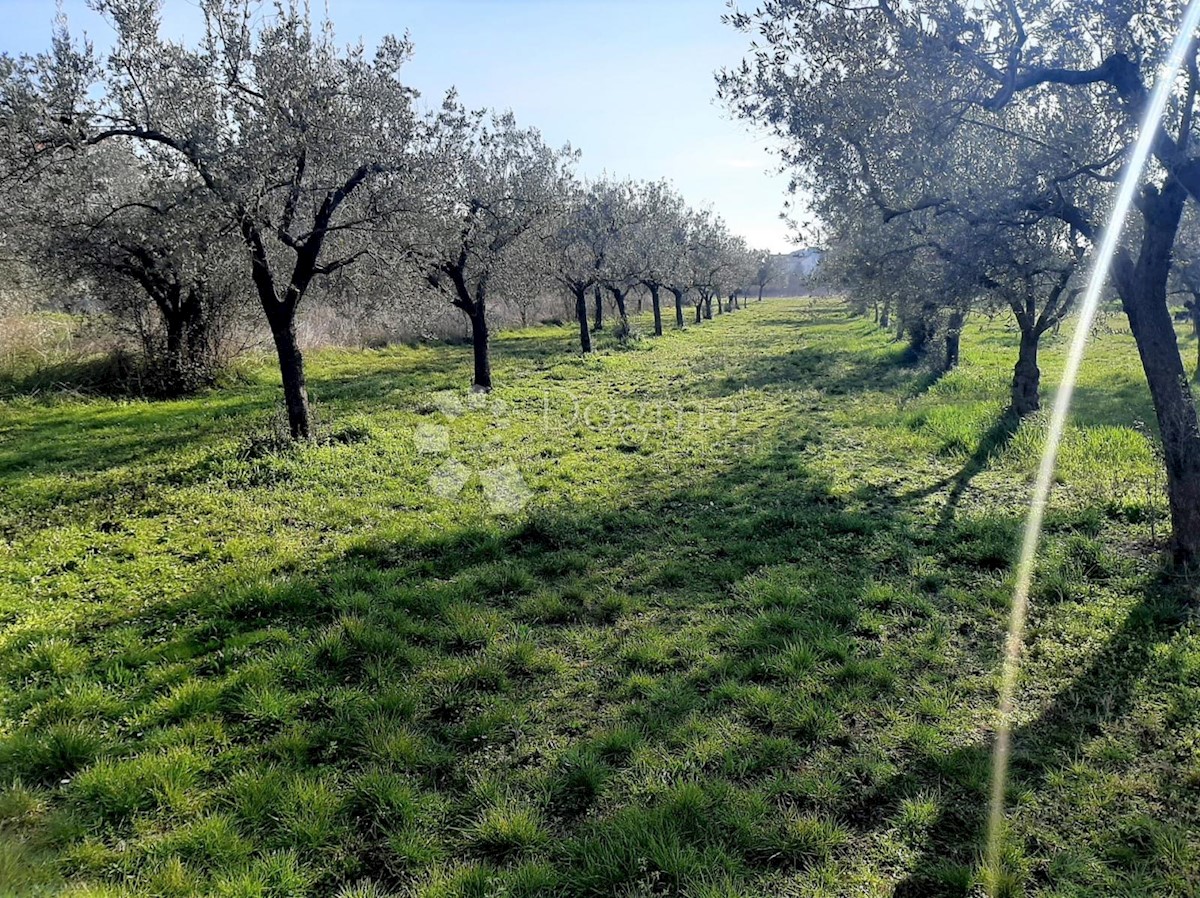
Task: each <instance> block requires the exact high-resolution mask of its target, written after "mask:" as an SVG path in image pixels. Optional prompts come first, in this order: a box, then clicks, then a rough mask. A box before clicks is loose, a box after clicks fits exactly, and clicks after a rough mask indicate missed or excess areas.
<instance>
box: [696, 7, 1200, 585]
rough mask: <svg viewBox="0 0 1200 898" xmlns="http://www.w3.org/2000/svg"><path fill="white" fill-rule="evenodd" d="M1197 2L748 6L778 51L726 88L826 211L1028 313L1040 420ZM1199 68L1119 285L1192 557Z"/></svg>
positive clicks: (1025, 364) (1175, 109) (1160, 160)
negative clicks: (858, 215) (1059, 344)
mask: <svg viewBox="0 0 1200 898" xmlns="http://www.w3.org/2000/svg"><path fill="white" fill-rule="evenodd" d="M1184 5H1185V4H1184V3H1183V2H1181V0H1170V2H1166V3H1158V2H1155V3H1150V2H1147V0H1114V2H1108V3H1103V4H1084V5H1082V6H1080V5H1078V4H1045V3H1039V2H1026V0H1011V2H1006V3H1003V4H975V3H967V2H962V0H912V2H906V3H903V4H896V3H893V2H891V0H875V2H871V3H862V4H849V5H847V4H841V3H830V2H827V0H787V2H783V0H767V2H764V3H762V4H760V5H759V6H758V8H757V9H755V10H754V11H752V12H746V13H742V12H737V11H735V12H734V13H732V14H731V17H730V18H731V21H732V23H733V24H734V25H736V26H738V27H740V28H742V29H744V30H746V31H750V32H754V34H755V37H756V44H757V47H758V48H759V49H758V50H757V52H756V53H755V55H754V56H753V57H752V58H751V59H749V60H747V61H746V62H744V63H743V65H741V66H739V67H738V68H736V69H734V70H731V71H727V72H723V73H722V74H721V75H720V76H719V84H720V89H721V91H722V93H723V94H724V96H725V97H726V98H727V99H728V101H729V102H730V103H731V104H732V105H733V106H734V108H735V109H736V110H737V111H738V112H739V113H741V114H742V115H744V116H746V117H748V118H751V119H753V120H755V121H759V122H765V123H767V124H768V125H770V126H771V127H773V128H774V129H775V130H776V131H777V133H779V134H780V135H781V136H782V137H783V138H784V140H785V142H786V146H787V148H788V149H787V153H786V155H787V158H788V159H789V161H790V162H792V163H794V165H795V168H796V172H797V183H799V184H802V185H804V186H805V187H806V188H808V189H809V190H810V191H811V192H812V194H813V196H814V197H815V199H816V204H817V207H818V210H819V212H821V213H822V214H824V213H829V214H835V213H834V212H833V210H834V209H835V208H836V207H838V206H840V205H843V204H847V203H848V204H850V205H854V204H857V205H859V206H861V207H863V208H870V209H871V210H872V216H865V217H864V220H869V221H871V222H872V224H871V226H872V227H878V228H881V229H884V228H886V229H887V230H888V231H889V233H890V234H891V237H890V239H889V243H891V244H892V246H893V247H894V248H895V249H896V250H897V251H898V252H899V253H900V254H903V253H902V250H901V248H902V247H903V245H904V242H905V241H906V240H908V241H911V242H912V243H914V244H920V245H921V247H922V250H923V252H924V253H925V256H924V258H934V259H937V260H940V261H942V262H945V263H946V268H945V270H946V271H950V270H952V268H955V267H965V270H966V271H967V272H969V276H968V277H966V278H965V279H964V280H963V281H962V283H963V285H964V287H969V288H970V289H969V290H968V291H967V292H968V293H969V294H971V295H979V296H983V295H990V296H992V297H1001V298H1003V299H1004V300H1005V301H1006V303H1007V304H1009V305H1011V306H1012V308H1013V311H1014V314H1016V316H1017V321H1018V324H1019V326H1020V330H1021V353H1022V355H1023V359H1022V361H1021V362H1019V363H1018V367H1017V371H1016V372H1015V374H1014V397H1013V399H1014V407H1015V408H1016V409H1017V410H1018V411H1020V410H1023V404H1024V408H1028V407H1029V406H1030V405H1032V404H1034V403H1032V402H1030V401H1029V400H1030V398H1031V397H1035V396H1036V355H1035V354H1034V353H1035V352H1036V342H1037V337H1038V336H1040V334H1041V333H1042V332H1044V330H1046V329H1048V328H1050V327H1053V326H1054V323H1055V321H1056V320H1057V319H1060V318H1061V317H1062V314H1063V313H1064V311H1065V308H1066V307H1067V306H1069V304H1070V301H1071V298H1072V296H1073V289H1072V286H1071V278H1072V274H1071V272H1072V271H1073V270H1074V269H1075V268H1076V266H1077V263H1078V260H1079V258H1080V256H1081V255H1082V254H1083V253H1084V252H1085V251H1086V250H1087V249H1088V248H1089V247H1090V246H1091V245H1093V244H1094V242H1095V241H1096V239H1097V236H1098V234H1099V232H1100V231H1101V230H1102V228H1103V226H1104V222H1105V217H1106V215H1107V213H1108V209H1109V208H1110V206H1111V203H1112V199H1113V195H1114V190H1115V183H1116V181H1117V178H1118V177H1119V175H1120V174H1121V172H1122V169H1123V167H1124V165H1125V163H1126V161H1127V159H1128V151H1129V149H1130V147H1131V146H1132V142H1133V140H1134V138H1135V136H1136V132H1137V128H1138V124H1139V120H1140V117H1141V114H1142V110H1143V109H1144V107H1145V105H1146V102H1147V97H1148V94H1149V88H1150V85H1151V82H1152V80H1153V78H1154V77H1155V75H1156V73H1157V71H1158V67H1159V65H1160V63H1161V61H1162V60H1163V59H1164V56H1165V54H1166V52H1167V49H1168V48H1169V47H1170V45H1171V43H1172V41H1173V39H1174V33H1173V29H1174V28H1176V27H1177V23H1178V22H1179V21H1180V20H1181V18H1182V11H1183V7H1184ZM1197 71H1198V67H1197V60H1196V47H1195V45H1193V47H1192V50H1191V53H1190V54H1189V60H1188V62H1187V64H1186V65H1185V66H1184V68H1183V70H1182V71H1180V72H1178V73H1177V78H1176V83H1175V84H1174V90H1173V92H1172V94H1171V98H1170V102H1169V104H1168V109H1167V112H1166V115H1165V116H1164V118H1163V120H1162V121H1161V122H1160V123H1159V124H1158V125H1157V126H1156V130H1155V136H1156V140H1155V143H1154V147H1153V152H1154V165H1153V166H1152V169H1151V171H1150V173H1149V175H1148V177H1147V180H1146V182H1145V184H1144V185H1143V187H1142V190H1141V194H1140V196H1139V199H1138V203H1137V209H1138V221H1137V222H1136V223H1135V226H1134V227H1131V228H1130V229H1129V231H1128V235H1127V238H1126V241H1125V245H1124V246H1123V247H1122V248H1121V250H1120V251H1119V253H1118V258H1117V261H1116V265H1115V269H1114V274H1113V278H1112V286H1113V288H1114V290H1115V292H1116V293H1117V295H1118V296H1119V297H1120V300H1121V303H1122V305H1123V307H1124V310H1125V312H1126V314H1127V316H1128V319H1129V324H1130V329H1131V331H1132V333H1133V337H1134V340H1135V341H1136V343H1137V346H1138V350H1139V355H1140V357H1141V360H1142V364H1143V367H1144V369H1145V373H1146V379H1147V382H1148V383H1149V387H1150V394H1151V397H1152V400H1153V403H1154V408H1155V412H1156V416H1157V419H1158V424H1159V432H1160V434H1161V438H1162V449H1163V455H1164V461H1165V468H1166V474H1167V486H1168V498H1169V502H1170V508H1171V517H1172V524H1173V540H1174V552H1175V556H1176V558H1177V559H1178V560H1179V561H1180V562H1184V563H1194V562H1198V561H1200V421H1198V420H1197V413H1196V408H1195V404H1194V402H1193V400H1192V395H1191V389H1190V385H1189V380H1188V377H1187V373H1186V371H1185V369H1184V365H1183V361H1182V358H1181V356H1180V353H1179V349H1178V345H1177V342H1176V337H1175V331H1174V326H1173V322H1172V318H1171V314H1170V310H1169V307H1168V296H1169V288H1170V279H1171V270H1172V267H1173V260H1174V258H1175V252H1174V250H1175V249H1176V247H1177V246H1178V245H1179V243H1180V234H1181V228H1180V226H1181V223H1182V222H1183V221H1184V209H1185V201H1186V199H1187V197H1188V196H1191V197H1192V198H1193V199H1200V155H1198V154H1197V151H1196V149H1195V147H1196V145H1197V144H1196V137H1197V133H1196V132H1197V130H1200V126H1198V124H1197V115H1196V112H1197V103H1196V100H1197V94H1198V93H1200V80H1198V78H1197V74H1196V73H1197ZM847 224H848V225H849V222H847ZM897 224H900V225H901V226H900V227H890V226H895V225H897ZM840 230H841V232H842V233H843V234H845V233H848V231H849V227H846V228H841V229H840ZM974 257H977V259H976V258H974ZM964 259H966V260H967V261H968V263H969V264H967V265H966V266H961V263H962V261H963V260H964Z"/></svg>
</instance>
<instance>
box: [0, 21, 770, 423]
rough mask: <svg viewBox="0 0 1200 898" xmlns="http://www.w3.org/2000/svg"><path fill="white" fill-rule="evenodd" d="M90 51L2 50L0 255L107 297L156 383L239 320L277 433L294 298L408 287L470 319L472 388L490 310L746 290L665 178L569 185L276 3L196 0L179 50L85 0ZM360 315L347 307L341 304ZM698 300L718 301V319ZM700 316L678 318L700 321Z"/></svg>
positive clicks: (375, 57)
mask: <svg viewBox="0 0 1200 898" xmlns="http://www.w3.org/2000/svg"><path fill="white" fill-rule="evenodd" d="M94 5H95V6H96V8H97V9H98V10H99V11H100V12H101V13H102V14H104V15H105V16H106V18H107V19H108V21H109V22H110V23H111V25H112V28H113V31H114V41H113V44H112V47H111V49H110V50H109V51H108V52H106V53H99V52H97V51H96V50H95V49H94V48H93V47H92V46H91V45H90V44H87V43H86V42H78V41H75V40H73V39H72V38H71V36H70V34H69V33H67V31H66V28H65V25H63V26H60V27H59V29H58V30H57V32H56V33H55V35H54V40H53V44H52V48H51V50H50V51H49V52H47V53H44V54H40V55H37V56H32V57H21V58H12V57H7V56H5V57H0V183H2V184H3V185H4V186H5V187H6V188H7V189H6V190H5V198H6V201H7V202H8V205H9V209H10V215H9V217H8V220H7V221H6V222H5V223H4V226H3V228H2V231H3V233H4V236H5V238H6V243H7V244H9V245H10V246H12V247H16V248H19V249H20V251H21V252H22V254H23V255H24V257H25V258H26V259H27V260H29V261H30V262H31V263H33V264H34V266H35V267H37V269H38V270H40V271H43V272H52V273H53V274H54V275H55V276H57V277H59V278H61V279H63V280H64V281H78V280H80V279H83V280H87V281H89V282H90V283H91V284H93V285H94V287H95V288H96V292H98V293H99V294H100V295H102V296H105V297H107V298H108V300H109V302H110V304H112V305H117V306H120V305H127V306H128V307H130V308H132V309H144V308H146V307H147V303H149V306H150V307H151V308H153V309H154V310H155V313H156V315H157V317H158V319H159V321H160V322H161V328H157V329H149V328H148V329H147V333H151V331H153V335H154V339H155V340H156V341H157V342H156V344H155V345H156V349H157V350H158V351H159V352H160V354H161V356H162V358H163V369H164V371H165V373H166V374H165V387H166V389H167V390H168V391H170V392H179V391H182V390H186V389H189V388H192V387H194V386H198V385H200V384H202V383H204V382H205V381H206V379H207V378H208V376H209V372H211V370H212V366H211V359H212V356H213V354H214V345H215V342H216V341H215V337H216V332H217V330H218V329H219V326H220V324H221V322H222V321H224V320H225V319H226V318H228V317H229V316H230V315H231V314H233V313H234V312H240V311H242V310H243V309H244V308H246V307H254V306H257V308H258V309H259V310H260V320H262V321H263V322H265V324H266V326H267V328H268V329H269V331H270V334H271V339H272V341H273V343H274V347H275V351H276V354H277V357H278V362H279V369H280V374H281V378H282V382H283V393H284V399H285V403H286V406H287V415H288V421H289V426H290V430H291V433H292V435H293V436H294V437H295V438H307V437H309V436H310V435H311V430H312V425H311V420H310V413H309V402H308V390H307V384H306V378H305V369H304V359H303V354H302V352H301V347H300V344H299V340H298V338H297V329H296V321H297V311H298V309H299V308H300V306H301V305H302V303H304V301H305V298H306V296H308V295H309V294H310V291H312V290H313V289H317V290H322V289H325V290H336V291H338V292H339V294H341V295H344V294H346V293H347V292H350V293H352V294H357V295H360V296H363V297H370V296H374V295H377V294H378V293H380V292H383V291H385V290H387V289H388V287H389V286H392V285H395V284H397V283H402V284H406V285H414V284H420V285H423V286H424V290H425V292H426V294H431V295H433V296H435V297H436V296H441V297H443V298H444V301H448V302H449V303H450V304H452V305H453V306H454V307H455V308H457V309H459V310H460V311H461V312H462V313H463V314H464V315H465V316H466V317H467V319H468V320H469V322H470V327H471V332H472V337H473V345H474V378H473V384H474V386H475V388H477V389H481V390H487V389H490V388H491V385H492V377H491V363H490V358H489V339H488V338H489V333H488V307H489V302H491V301H493V299H494V298H495V297H497V296H500V297H504V296H506V295H507V296H512V295H514V294H521V293H533V292H536V291H538V290H541V289H543V288H544V287H545V286H546V285H547V284H549V283H556V284H558V285H560V286H561V287H562V288H565V289H566V290H567V291H568V292H570V293H571V294H572V295H573V296H574V297H576V300H577V304H578V306H579V309H580V320H581V322H582V324H583V327H582V329H581V334H582V340H583V344H584V346H583V348H584V350H585V351H588V350H589V349H590V337H589V335H588V333H587V329H586V293H587V291H589V290H597V289H603V290H605V291H608V292H610V293H611V295H612V296H613V297H614V299H615V300H616V302H617V305H618V308H619V309H620V310H621V318H622V323H623V327H625V328H626V329H627V326H628V325H627V322H628V316H627V312H626V305H625V302H626V297H627V296H628V294H629V292H630V291H631V290H633V289H635V288H638V289H646V290H649V292H650V294H651V297H652V301H653V306H654V309H655V314H656V331H657V332H659V333H661V315H660V312H659V299H660V295H661V293H662V291H663V290H666V291H668V292H670V293H671V294H672V295H674V296H675V300H676V320H677V323H678V324H681V323H682V303H683V300H684V298H685V297H686V296H688V295H689V294H691V295H694V296H696V297H698V299H697V308H698V309H699V307H700V305H701V304H703V305H704V306H705V307H706V308H707V309H709V314H710V315H711V299H712V297H713V296H718V297H719V296H721V295H726V294H733V293H735V292H736V291H738V290H740V289H742V285H743V284H746V283H750V282H753V280H754V277H755V275H754V272H753V271H749V273H748V272H747V268H748V266H749V265H751V262H750V261H748V260H749V253H748V252H747V251H746V249H745V247H744V245H742V244H741V243H740V241H739V240H737V239H736V238H734V237H732V236H731V235H730V234H729V233H728V231H727V230H726V229H725V227H724V225H723V224H722V223H721V222H720V220H719V219H717V218H715V217H714V216H713V215H711V214H709V213H706V212H700V213H698V212H695V211H693V210H691V209H689V208H688V207H687V205H686V204H685V203H684V202H683V201H682V199H681V198H680V197H679V196H678V195H677V194H676V193H675V192H674V191H673V190H672V189H671V188H670V187H668V186H667V185H665V184H662V183H654V184H634V183H631V182H609V181H601V182H597V183H594V184H588V185H582V184H580V183H579V182H578V181H577V180H576V178H575V177H574V175H573V171H572V169H573V164H574V162H575V159H576V154H575V152H574V151H573V150H572V149H571V148H570V147H564V148H561V149H556V148H553V147H550V146H548V145H547V144H546V143H545V141H544V140H543V139H542V137H541V135H540V134H539V133H538V132H537V131H536V130H534V129H529V128H522V127H519V126H518V124H517V123H516V121H515V119H514V118H513V116H512V115H511V114H507V113H506V114H488V113H484V112H476V111H471V110H468V109H466V108H464V107H463V106H462V104H461V103H460V102H459V101H458V99H457V97H456V95H455V94H454V93H453V91H452V92H451V93H450V94H448V95H447V97H446V98H445V101H444V103H443V104H442V106H441V108H440V109H438V110H437V111H435V112H434V113H433V114H421V113H420V112H419V111H418V109H417V107H416V105H415V99H416V93H415V92H414V91H413V90H412V89H411V88H409V87H407V86H405V85H404V83H403V82H402V81H401V80H400V71H401V68H402V66H403V65H404V64H405V62H406V61H407V60H408V58H409V56H410V53H411V47H410V45H409V43H408V42H407V40H403V39H398V38H391V37H389V38H386V39H384V40H383V41H382V42H381V44H380V45H379V47H378V49H376V50H375V52H374V53H370V54H369V53H367V52H366V50H365V49H364V48H363V47H362V46H351V47H348V48H347V47H342V46H340V45H338V44H337V43H336V41H335V38H334V35H333V30H332V27H330V26H329V24H328V23H318V24H317V25H314V23H313V22H312V20H311V19H310V17H309V14H308V12H307V7H306V6H304V5H301V4H300V3H298V2H290V3H282V4H277V5H274V6H272V7H269V8H263V7H262V5H261V4H260V3H258V2H257V0H202V2H201V4H200V5H201V9H202V11H203V14H204V32H203V35H202V37H201V39H200V40H199V41H198V42H197V43H196V44H195V45H194V46H185V45H183V44H180V43H176V42H173V41H169V40H167V39H165V38H164V37H163V35H162V33H161V29H160V25H161V23H160V19H159V4H158V3H156V2H155V0H96V2H95V4H94ZM363 301H364V302H366V301H369V300H368V299H365V298H364V299H363ZM720 308H721V306H720V302H718V309H720ZM698 314H699V312H698Z"/></svg>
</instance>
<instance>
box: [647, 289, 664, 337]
mask: <svg viewBox="0 0 1200 898" xmlns="http://www.w3.org/2000/svg"><path fill="white" fill-rule="evenodd" d="M649 290H650V307H651V308H652V309H653V310H654V336H656V337H661V336H662V332H663V331H662V303H661V302H659V296H658V292H659V286H658V284H651V285H650V287H649Z"/></svg>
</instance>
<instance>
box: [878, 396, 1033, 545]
mask: <svg viewBox="0 0 1200 898" xmlns="http://www.w3.org/2000/svg"><path fill="white" fill-rule="evenodd" d="M1020 426H1021V418H1020V417H1019V416H1017V415H1015V414H1013V413H1012V412H1011V411H1009V410H1007V409H1006V410H1005V411H1003V412H1001V414H1000V416H999V417H998V418H996V420H995V421H993V422H992V424H991V426H990V427H988V429H987V431H986V432H985V433H984V434H983V436H982V437H980V438H979V444H978V445H977V446H976V447H975V451H974V452H972V453H971V454H970V456H968V458H967V460H966V462H964V463H963V466H962V467H961V468H959V470H958V471H957V472H956V473H954V474H951V475H950V476H949V477H943V478H942V479H941V480H939V481H937V482H936V483H934V484H931V485H930V486H927V487H924V488H923V489H920V490H915V491H913V492H910V493H905V494H904V495H903V497H902V498H903V499H904V500H906V501H912V500H914V499H923V498H925V497H926V496H931V495H933V494H934V493H939V492H941V491H942V490H944V489H946V488H947V487H950V492H949V495H948V496H947V497H946V504H945V505H943V506H942V510H941V513H940V515H939V523H938V529H939V531H942V532H944V531H946V530H947V529H948V528H950V527H951V526H952V525H953V523H954V517H955V514H956V513H957V511H958V507H959V505H960V504H961V503H962V498H963V496H964V495H965V494H966V492H967V489H968V488H969V487H970V486H971V481H972V480H974V479H975V478H976V477H977V476H978V475H979V474H981V473H983V472H984V471H986V470H987V468H988V466H989V465H990V464H991V463H992V461H993V460H994V459H996V458H998V457H999V456H1000V455H1002V454H1003V453H1004V450H1005V449H1007V448H1008V445H1009V444H1010V443H1011V442H1012V440H1013V437H1014V436H1016V433H1017V430H1018V429H1019V428H1020Z"/></svg>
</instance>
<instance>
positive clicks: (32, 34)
mask: <svg viewBox="0 0 1200 898" xmlns="http://www.w3.org/2000/svg"><path fill="white" fill-rule="evenodd" d="M62 5H63V9H64V11H65V12H66V14H67V17H68V20H69V21H70V23H71V27H72V31H86V32H87V33H88V35H89V36H90V37H91V38H92V39H93V40H94V41H95V43H96V44H97V45H101V46H102V45H104V44H105V43H106V42H107V36H108V34H109V32H108V29H107V27H106V26H105V25H104V23H103V22H102V21H101V20H99V19H98V18H97V17H96V16H95V15H94V14H93V13H91V12H90V11H89V10H88V9H87V7H86V4H85V3H84V0H63V3H62ZM322 5H324V6H325V7H327V8H328V11H329V16H330V18H331V19H332V20H333V22H334V26H335V29H336V31H337V34H338V37H339V38H340V39H341V40H343V41H345V42H351V41H356V40H358V39H359V38H361V39H362V40H363V41H364V42H366V43H367V44H368V45H373V44H374V43H375V42H376V41H377V40H378V38H379V37H380V36H381V35H383V34H386V33H389V32H391V33H403V32H404V31H406V30H407V31H408V32H409V34H410V36H411V37H412V40H413V43H414V45H415V55H414V58H413V61H412V63H411V64H410V66H409V68H408V71H407V80H408V83H409V84H411V85H412V86H413V87H416V88H417V89H418V90H420V91H421V93H422V102H423V103H425V104H427V105H429V106H436V105H438V103H439V102H440V99H441V96H442V94H443V93H444V92H445V90H446V89H447V88H448V87H450V86H451V85H454V86H456V87H457V88H458V90H459V93H460V95H461V98H462V100H463V102H464V103H466V104H467V105H469V106H473V107H495V108H510V109H512V110H513V111H514V112H515V113H516V115H517V119H518V121H520V122H521V123H522V124H525V125H533V126H536V127H538V128H540V129H541V131H542V133H543V134H545V136H546V138H547V139H548V140H549V141H550V142H551V143H553V144H556V145H557V144H562V143H565V142H570V143H571V144H572V145H573V146H575V147H576V148H577V149H579V150H582V152H583V158H582V160H581V163H580V171H581V172H582V173H583V174H585V175H598V174H600V173H602V172H605V171H607V172H608V173H610V174H613V175H617V176H632V177H636V178H647V179H653V178H659V177H667V178H669V179H670V180H671V181H673V182H674V183H675V185H676V187H677V188H678V189H679V190H680V191H681V192H682V193H683V195H684V196H685V197H686V198H687V199H688V201H689V202H691V203H692V204H694V205H698V206H701V205H711V206H712V207H713V208H714V209H715V210H716V211H717V212H718V213H720V214H721V215H722V216H723V217H724V218H725V220H726V221H727V222H728V223H729V226H730V228H731V229H732V230H733V231H734V232H736V233H739V234H742V235H743V236H744V237H745V238H746V239H747V240H749V241H750V243H751V244H752V245H754V246H757V247H762V248H765V249H771V250H775V251H785V250H787V249H790V248H792V245H791V239H790V232H789V230H788V228H787V226H786V225H785V224H784V223H783V222H782V221H780V220H779V212H780V211H781V209H782V207H783V202H784V199H785V193H786V189H787V177H786V176H784V175H780V174H777V173H775V167H776V163H775V159H774V157H773V156H772V155H771V153H770V152H769V146H770V139H769V138H768V137H766V136H765V135H763V134H761V133H752V132H751V131H750V130H749V129H748V126H747V125H746V124H745V123H743V122H738V121H734V120H732V118H731V116H730V115H729V113H728V112H726V111H725V110H724V109H723V108H722V106H721V105H720V104H719V103H717V102H716V100H715V98H714V97H715V88H714V82H713V72H714V70H715V69H717V68H718V67H720V66H732V65H734V64H736V63H737V62H738V61H740V59H741V58H742V55H743V53H744V52H745V50H746V48H747V47H748V41H747V38H746V37H745V36H744V35H741V34H739V33H738V32H736V31H734V30H733V29H732V28H730V27H729V26H727V25H724V24H722V22H721V14H722V13H723V12H724V11H725V5H724V0H324V4H323V3H322V0H312V7H313V10H314V14H318V13H319V12H320V11H321V10H322ZM54 15H55V3H54V0H0V16H2V20H3V28H2V29H0V51H5V52H9V53H17V52H27V51H36V50H41V49H44V48H45V47H46V46H48V44H49V34H50V28H51V24H52V22H53V19H54ZM198 21H199V18H198V16H197V14H196V9H195V4H194V2H192V0H165V6H164V22H165V25H164V30H165V32H166V34H167V35H168V36H169V37H186V36H187V35H188V34H189V33H192V32H194V30H195V28H196V26H197V23H198Z"/></svg>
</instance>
